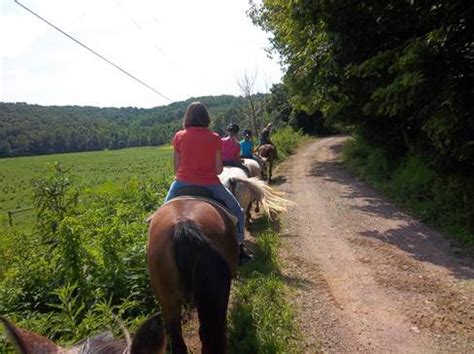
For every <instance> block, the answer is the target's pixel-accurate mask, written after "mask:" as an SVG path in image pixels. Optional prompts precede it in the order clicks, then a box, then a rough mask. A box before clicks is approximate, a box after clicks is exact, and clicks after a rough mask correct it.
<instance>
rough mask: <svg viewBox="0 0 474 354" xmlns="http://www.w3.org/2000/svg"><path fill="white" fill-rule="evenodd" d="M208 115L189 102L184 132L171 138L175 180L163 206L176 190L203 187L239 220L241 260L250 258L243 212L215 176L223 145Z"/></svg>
mask: <svg viewBox="0 0 474 354" xmlns="http://www.w3.org/2000/svg"><path fill="white" fill-rule="evenodd" d="M210 121H211V120H210V117H209V112H208V111H207V109H206V107H205V106H204V105H203V104H202V103H200V102H193V103H191V104H190V105H189V106H188V108H187V110H186V113H185V114H184V124H183V125H184V129H183V130H180V131H179V132H177V133H176V135H175V136H174V138H173V147H174V170H175V173H176V179H175V181H174V182H173V183H172V184H171V186H170V189H169V191H168V195H167V196H166V198H165V203H166V202H167V201H169V200H170V199H172V198H174V197H175V196H176V191H177V190H178V189H180V188H181V187H186V186H191V185H194V186H202V187H205V188H207V189H208V190H210V191H211V192H212V194H213V195H214V197H216V198H218V199H220V200H222V201H223V202H224V203H225V204H226V206H227V207H228V208H229V209H230V211H231V212H232V213H233V214H234V215H235V216H236V217H237V218H238V220H239V221H238V223H237V238H238V241H239V245H240V254H241V259H242V258H249V256H248V255H247V254H246V252H245V251H244V247H243V243H244V225H245V213H244V210H243V209H242V207H241V206H240V204H239V202H238V201H237V199H235V197H234V196H233V194H232V193H231V192H230V191H229V190H228V189H227V188H226V187H225V186H224V185H223V184H222V183H221V182H220V180H219V178H218V177H217V176H218V175H219V174H220V173H221V172H222V168H223V167H222V166H223V165H222V153H221V149H222V143H221V138H220V137H219V135H218V134H216V133H214V132H212V131H211V130H209V129H208V127H209V124H210Z"/></svg>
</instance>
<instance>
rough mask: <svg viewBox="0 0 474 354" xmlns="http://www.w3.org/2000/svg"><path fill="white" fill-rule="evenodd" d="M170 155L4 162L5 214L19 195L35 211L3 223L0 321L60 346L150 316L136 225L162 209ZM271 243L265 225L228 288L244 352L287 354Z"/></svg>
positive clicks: (1, 347)
mask: <svg viewBox="0 0 474 354" xmlns="http://www.w3.org/2000/svg"><path fill="white" fill-rule="evenodd" d="M275 136H276V137H279V138H277V139H280V140H278V144H281V149H282V151H291V149H292V148H293V144H296V143H297V142H298V139H297V138H296V137H301V135H300V134H299V133H294V132H293V131H292V130H291V129H288V130H287V129H284V130H282V131H281V132H279V133H277V134H276V135H275ZM171 156H172V153H171V149H170V148H169V147H163V148H135V149H125V150H117V151H113V152H111V151H103V152H89V153H78V154H63V155H50V156H38V157H28V158H14V159H6V160H2V162H6V164H5V166H6V168H5V169H2V175H3V180H2V190H1V191H0V192H1V193H0V198H7V197H6V195H7V194H6V192H5V191H8V200H11V201H12V202H13V205H16V204H15V202H16V201H15V198H16V197H17V196H18V197H19V198H21V199H22V200H23V202H22V203H27V204H20V206H23V205H25V206H33V207H34V209H33V210H32V211H31V212H30V213H29V214H28V215H27V216H24V217H23V218H22V219H21V220H22V221H21V222H18V221H19V220H18V219H14V225H13V226H9V225H8V222H7V220H6V219H5V218H4V219H2V220H1V225H2V230H3V232H2V235H1V236H0V237H1V242H0V313H1V314H3V315H7V316H8V318H10V319H12V320H13V321H14V322H16V323H18V324H19V325H20V326H22V327H24V328H27V329H30V330H33V331H35V332H37V333H40V334H42V335H45V336H47V337H49V338H51V339H53V340H55V341H57V342H58V343H59V344H62V345H69V344H72V343H74V342H77V341H78V340H81V339H84V338H85V337H87V336H88V335H91V334H94V333H97V332H99V331H103V330H106V329H112V331H113V332H114V333H115V334H117V335H121V331H120V328H119V323H118V322H117V321H116V319H115V318H120V319H122V320H123V321H124V323H125V324H126V325H127V326H128V327H129V328H130V330H131V332H132V333H133V331H134V330H135V329H136V328H137V326H138V325H139V324H140V323H141V322H142V321H143V320H144V319H145V318H146V317H147V316H149V315H150V314H151V313H153V312H155V311H156V310H157V305H156V302H155V300H154V297H153V294H152V293H151V290H150V286H149V283H148V272H147V266H146V257H145V253H146V239H147V224H146V223H145V222H144V220H145V218H146V217H147V216H148V215H150V214H151V213H152V212H153V211H154V210H155V209H156V208H157V207H159V206H160V205H161V203H162V201H163V199H164V197H165V193H166V191H167V189H168V186H169V184H170V182H171V181H172V177H173V172H172V164H171ZM55 159H57V160H60V161H61V162H62V163H55V162H53V161H55ZM2 166H4V165H2ZM16 176H19V177H16ZM20 182H21V183H20ZM277 240H278V236H277V233H276V232H275V231H272V230H271V228H270V226H269V225H267V226H266V228H265V231H264V232H263V234H262V238H261V239H260V238H259V240H258V241H257V244H258V250H257V253H258V259H257V261H256V262H255V264H254V265H252V264H249V265H248V266H247V267H246V268H245V269H243V270H242V272H241V275H240V276H239V280H238V281H236V282H235V283H234V284H235V286H234V287H235V289H236V290H235V292H236V296H235V299H236V306H237V308H239V310H236V311H238V312H239V313H240V315H234V312H235V311H234V310H231V311H232V315H230V317H231V316H232V318H234V319H231V320H230V322H231V323H232V327H231V328H232V329H231V333H233V334H232V335H231V337H230V338H231V341H233V340H234V339H235V338H238V336H236V335H235V333H236V331H239V330H241V329H242V330H245V332H246V331H247V330H248V331H253V332H254V333H257V334H258V341H250V340H245V342H246V343H248V346H249V348H250V347H251V348H275V350H277V351H275V352H287V351H286V350H282V351H280V349H282V348H283V346H282V345H283V344H282V342H281V338H290V336H291V338H293V337H292V336H293V335H294V334H293V330H292V323H291V321H292V315H291V311H290V309H289V308H288V307H287V305H285V302H284V295H285V290H284V287H283V284H282V282H281V279H279V275H278V268H277V266H276V265H277V260H276V247H277V245H278V243H277ZM270 290H271V291H270ZM280 290H281V291H280ZM275 292H277V294H276V293H275ZM252 293H253V294H255V296H250V294H252ZM249 296H250V297H251V298H252V303H253V305H252V308H251V309H250V311H251V312H252V316H253V317H252V318H253V319H255V321H254V322H250V323H246V324H245V328H242V327H241V326H243V325H244V323H243V322H242V318H243V317H242V316H248V313H246V309H242V306H241V305H239V302H238V300H237V299H244V298H248V297H249ZM245 302H246V303H248V304H250V302H249V301H247V300H245ZM269 304H271V305H272V306H268V305H269ZM239 306H240V307H239ZM266 306H268V309H269V310H268V312H266ZM247 309H248V308H247ZM1 331H2V329H0V332H1ZM262 331H263V332H262ZM272 332H274V333H275V335H276V334H278V335H277V337H276V338H273V334H272ZM290 333H291V334H290ZM232 338H234V339H232ZM290 342H291V341H290ZM232 343H234V342H232ZM5 345H6V344H5V342H2V341H0V352H2V353H3V352H6V351H7V347H6V346H5ZM246 345H247V344H246ZM239 352H243V351H239ZM250 352H254V351H252V350H250V349H249V351H248V353H250ZM270 352H274V351H270Z"/></svg>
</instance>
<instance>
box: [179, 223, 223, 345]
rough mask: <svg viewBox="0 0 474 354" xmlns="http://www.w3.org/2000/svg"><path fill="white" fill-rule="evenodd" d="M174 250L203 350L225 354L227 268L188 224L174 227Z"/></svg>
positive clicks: (193, 226)
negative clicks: (195, 313)
mask: <svg viewBox="0 0 474 354" xmlns="http://www.w3.org/2000/svg"><path fill="white" fill-rule="evenodd" d="M174 249H175V251H174V252H175V259H176V264H177V266H178V269H179V272H180V276H181V279H182V284H183V286H184V289H185V292H186V295H187V297H188V298H189V299H190V300H192V301H193V302H194V303H195V304H196V306H197V309H198V316H199V323H200V329H199V335H200V337H201V341H202V344H203V348H207V349H208V350H209V351H208V352H210V353H225V352H226V317H227V305H228V303H229V292H230V282H231V274H230V269H229V266H228V264H227V262H226V261H225V260H224V258H223V257H222V256H221V255H220V254H219V253H218V252H217V250H216V249H215V248H214V247H213V246H212V244H210V242H209V240H208V239H207V238H206V237H205V236H204V235H203V232H202V230H201V229H200V228H199V227H198V225H196V224H195V223H194V222H193V221H191V220H184V221H180V222H178V223H177V224H176V225H175V229H174Z"/></svg>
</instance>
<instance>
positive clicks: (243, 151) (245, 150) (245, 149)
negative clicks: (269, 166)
mask: <svg viewBox="0 0 474 354" xmlns="http://www.w3.org/2000/svg"><path fill="white" fill-rule="evenodd" d="M243 135H244V138H243V139H242V140H241V141H240V157H242V158H246V159H252V160H255V161H257V162H258V164H259V165H260V167H261V168H262V169H263V168H264V163H263V160H262V159H261V157H260V156H258V155H255V154H254V153H253V151H254V146H253V141H252V131H251V130H249V129H245V130H244V131H243Z"/></svg>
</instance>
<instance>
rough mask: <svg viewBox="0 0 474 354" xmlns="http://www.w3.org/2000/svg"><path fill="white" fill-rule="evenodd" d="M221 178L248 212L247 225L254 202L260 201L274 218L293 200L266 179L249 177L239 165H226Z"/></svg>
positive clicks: (248, 224) (267, 213) (264, 209)
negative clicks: (284, 195)
mask: <svg viewBox="0 0 474 354" xmlns="http://www.w3.org/2000/svg"><path fill="white" fill-rule="evenodd" d="M219 179H220V180H221V182H222V184H224V185H225V186H226V187H227V188H228V189H229V190H230V191H231V192H232V194H234V196H235V198H236V199H237V200H238V201H239V203H240V205H241V206H242V208H244V210H245V213H246V221H245V226H246V227H247V229H248V228H249V226H250V218H251V215H250V209H251V206H252V203H253V202H260V203H261V205H262V209H263V211H264V213H265V214H266V215H267V216H268V217H269V218H270V219H272V218H273V216H275V214H277V213H280V212H283V211H285V210H286V208H287V207H288V206H289V205H290V204H291V202H290V201H289V200H287V199H285V198H283V194H282V193H281V192H278V191H276V190H275V189H273V188H272V187H270V186H269V185H267V184H266V183H265V182H264V181H262V180H259V179H258V178H256V177H250V178H248V177H247V175H246V174H245V172H244V171H243V170H242V169H241V168H238V167H225V168H224V171H223V172H222V173H221V174H220V175H219Z"/></svg>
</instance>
